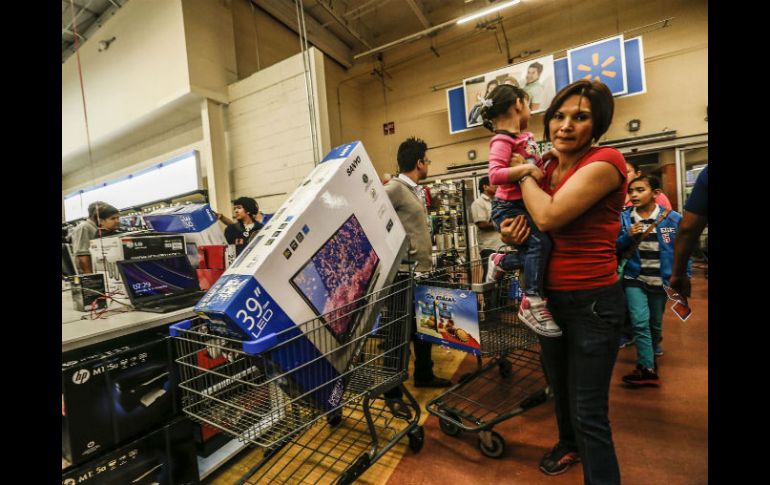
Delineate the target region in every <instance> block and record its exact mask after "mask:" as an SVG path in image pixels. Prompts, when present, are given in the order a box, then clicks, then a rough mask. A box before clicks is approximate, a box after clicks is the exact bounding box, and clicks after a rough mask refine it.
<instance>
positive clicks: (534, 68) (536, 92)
mask: <svg viewBox="0 0 770 485" xmlns="http://www.w3.org/2000/svg"><path fill="white" fill-rule="evenodd" d="M541 74H543V65H542V64H540V63H539V62H533V63H532V64H530V65H529V67H528V68H527V79H526V80H527V84H525V85H524V91H526V92H527V96H529V109H531V110H533V111H534V110H538V109H540V105H541V104H542V103H543V94H544V93H545V88H544V87H543V83H541V82H540V75H541Z"/></svg>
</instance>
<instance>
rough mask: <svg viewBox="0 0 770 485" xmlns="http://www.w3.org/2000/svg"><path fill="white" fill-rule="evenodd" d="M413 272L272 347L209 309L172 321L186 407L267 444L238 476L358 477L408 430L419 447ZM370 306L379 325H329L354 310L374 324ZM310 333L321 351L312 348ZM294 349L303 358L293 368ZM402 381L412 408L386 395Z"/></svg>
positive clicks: (294, 479) (274, 479) (256, 479)
mask: <svg viewBox="0 0 770 485" xmlns="http://www.w3.org/2000/svg"><path fill="white" fill-rule="evenodd" d="M412 276H413V273H411V272H409V273H399V274H398V275H397V276H396V281H395V282H394V283H393V284H392V285H390V286H387V287H385V288H383V289H381V290H379V291H376V292H373V293H370V294H369V295H367V296H366V297H363V298H361V299H360V300H357V301H355V302H353V303H351V304H348V305H346V306H345V307H343V308H341V309H339V310H336V311H332V312H330V313H327V314H325V315H321V316H318V317H317V318H315V319H313V320H310V321H308V322H305V323H303V324H301V325H298V326H296V328H291V329H288V330H286V331H285V334H284V335H281V334H278V335H273V336H270V337H269V340H268V343H270V345H269V346H268V347H267V348H264V346H265V342H264V340H265V339H260V341H244V340H242V339H241V338H239V337H238V334H234V333H232V332H231V331H229V330H228V329H226V328H225V327H224V326H223V325H217V324H214V323H211V322H209V321H207V320H203V319H199V320H197V321H192V320H188V321H185V322H181V323H179V324H176V325H173V326H172V327H171V336H172V337H173V339H174V340H175V344H176V350H177V359H176V362H177V364H178V370H179V373H180V379H179V380H180V384H179V388H180V390H181V393H182V405H183V410H184V412H185V413H186V414H187V415H188V416H189V417H190V418H191V419H193V420H194V421H197V422H200V423H206V424H208V425H211V426H213V427H215V428H218V429H220V430H222V431H224V432H226V433H228V434H230V435H232V436H234V437H236V438H238V439H240V440H242V441H244V442H247V443H250V444H252V445H255V446H259V447H262V448H264V449H265V455H264V457H263V459H262V460H261V461H260V462H259V463H258V464H257V465H256V466H254V467H253V468H252V469H251V470H249V472H248V473H247V474H246V475H244V476H243V477H242V479H241V482H240V483H248V484H257V483H271V484H273V483H352V482H353V481H354V480H355V478H356V477H358V476H359V475H361V474H362V473H363V472H364V471H365V470H366V469H367V468H369V466H370V465H371V464H372V463H374V462H375V461H376V460H378V459H379V458H380V457H381V456H382V455H383V454H385V453H386V452H387V451H388V450H390V448H392V447H393V446H394V445H395V444H396V443H397V442H398V441H399V440H401V439H402V438H403V437H404V436H407V437H408V440H409V447H410V448H411V449H412V450H414V451H415V452H417V451H419V450H420V449H421V448H422V444H423V439H424V434H423V429H422V427H420V426H418V421H419V418H420V411H419V405H418V403H417V401H416V400H415V399H414V397H413V396H412V395H411V394H410V393H409V392H408V391H407V390H406V388H404V386H403V381H404V379H405V378H406V373H407V363H408V352H409V346H408V344H409V338H410V332H411V319H412V312H411V307H412V305H411V301H412V286H413V277H412ZM367 314H369V315H371V319H372V320H374V321H375V323H374V325H373V328H372V330H368V329H367V331H366V332H363V333H362V334H361V335H360V336H359V337H354V338H351V339H350V340H349V341H347V342H340V341H339V340H338V339H337V337H335V336H334V335H333V334H332V332H330V331H329V329H328V328H327V325H334V324H335V322H340V321H343V320H344V321H346V322H350V321H351V320H350V319H356V318H358V323H357V325H367V323H366V321H365V319H364V318H359V317H361V316H362V315H367ZM298 330H299V331H298ZM303 339H307V340H303ZM306 341H313V342H315V347H317V352H315V353H312V352H311V353H309V352H308V351H307V349H306V348H305V347H303V345H304V344H302V342H306ZM340 355H344V356H350V363H349V365H347V367H346V368H345V370H344V372H341V373H339V374H336V373H334V375H332V374H330V373H329V372H328V371H327V370H325V369H326V367H324V366H325V365H326V364H325V363H326V362H327V361H328V360H329V359H332V358H335V357H339V356H340ZM287 359H288V360H290V361H292V362H294V363H295V364H296V363H297V362H301V363H300V364H299V365H295V366H294V367H293V368H291V369H290V370H288V371H287V370H285V367H282V365H281V363H282V362H286V361H287ZM327 367H328V366H327ZM395 387H399V388H400V389H401V391H402V394H403V396H404V398H405V404H404V408H406V409H407V410H408V412H406V413H404V412H403V411H404V408H401V411H402V412H400V413H397V412H395V411H391V407H390V406H389V405H386V403H385V401H384V400H383V398H382V397H381V395H382V393H383V392H384V391H388V390H391V389H393V388H395ZM335 393H337V394H338V395H335ZM319 396H322V397H323V398H324V400H319ZM331 398H335V399H334V400H333V401H332V400H331ZM330 402H334V403H335V404H334V405H333V406H332V405H331V404H330Z"/></svg>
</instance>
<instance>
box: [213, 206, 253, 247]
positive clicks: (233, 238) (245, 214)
mask: <svg viewBox="0 0 770 485" xmlns="http://www.w3.org/2000/svg"><path fill="white" fill-rule="evenodd" d="M233 213H234V215H235V222H233V223H232V224H229V225H228V226H227V227H226V228H225V239H227V244H234V245H235V255H236V256H238V255H240V254H241V251H243V248H245V247H246V246H247V245H248V244H249V242H250V241H251V240H252V239H253V238H254V237H255V236H256V234H257V233H258V232H259V230H260V229H262V223H261V222H260V221H259V219H261V214H260V213H259V205H258V204H257V201H256V200H254V199H253V198H251V197H238V198H237V199H235V200H234V201H233ZM217 217H218V218H219V219H220V220H222V221H224V222H226V221H225V219H226V218H225V217H224V216H223V215H221V214H217Z"/></svg>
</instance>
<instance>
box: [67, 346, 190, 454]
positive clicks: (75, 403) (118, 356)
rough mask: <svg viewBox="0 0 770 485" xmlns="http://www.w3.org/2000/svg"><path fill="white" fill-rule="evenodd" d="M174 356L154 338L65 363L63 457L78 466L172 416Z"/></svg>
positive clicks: (174, 397) (168, 348)
mask: <svg viewBox="0 0 770 485" xmlns="http://www.w3.org/2000/svg"><path fill="white" fill-rule="evenodd" d="M171 356H172V353H171V349H170V345H169V341H168V339H167V338H164V337H155V338H154V339H153V340H151V341H148V342H142V343H130V344H126V345H123V346H121V347H118V348H115V349H112V350H107V351H102V352H99V353H96V354H94V355H89V356H85V357H82V358H80V359H74V360H67V361H65V362H62V456H64V458H66V459H67V460H68V461H69V462H71V463H73V464H75V465H77V464H79V463H82V462H84V461H86V460H89V459H91V458H93V457H94V456H98V455H100V454H102V453H104V451H105V450H108V449H110V448H113V447H114V446H116V445H119V444H121V443H124V442H126V441H127V440H129V439H131V438H133V437H135V436H137V435H138V434H141V433H143V432H146V431H147V430H149V429H152V428H154V427H157V426H158V425H160V424H162V423H164V422H166V421H167V420H168V419H169V418H171V417H172V416H174V415H175V414H176V412H177V403H176V389H175V386H176V382H175V381H176V380H175V378H174V377H173V374H172V369H173V367H172V365H171V363H172V358H171ZM65 358H68V356H65Z"/></svg>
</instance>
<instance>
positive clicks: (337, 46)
mask: <svg viewBox="0 0 770 485" xmlns="http://www.w3.org/2000/svg"><path fill="white" fill-rule="evenodd" d="M251 2H252V3H253V4H254V5H256V6H257V7H259V8H261V9H262V10H264V11H265V12H267V13H269V14H270V15H272V16H273V17H275V18H276V19H277V20H278V21H279V22H281V23H282V24H284V25H285V26H287V27H288V28H290V29H291V30H293V31H294V32H296V33H297V34H299V27H298V25H297V11H296V10H295V8H294V2H292V1H291V0H251ZM305 27H306V30H307V38H308V41H310V42H311V43H312V44H313V45H315V46H316V47H318V48H319V49H320V50H321V51H323V52H324V53H326V55H328V56H329V57H331V58H332V59H334V60H335V61H337V62H339V63H340V64H342V65H343V66H345V68H349V67H350V66H352V65H353V53H352V51H351V50H350V47H348V46H347V45H346V44H345V43H344V42H342V41H341V40H340V39H339V38H337V36H335V35H334V34H332V33H331V32H329V31H328V30H326V29H324V28H323V27H322V26H321V24H320V23H319V22H318V21H317V20H315V19H314V18H312V17H310V16H305Z"/></svg>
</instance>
